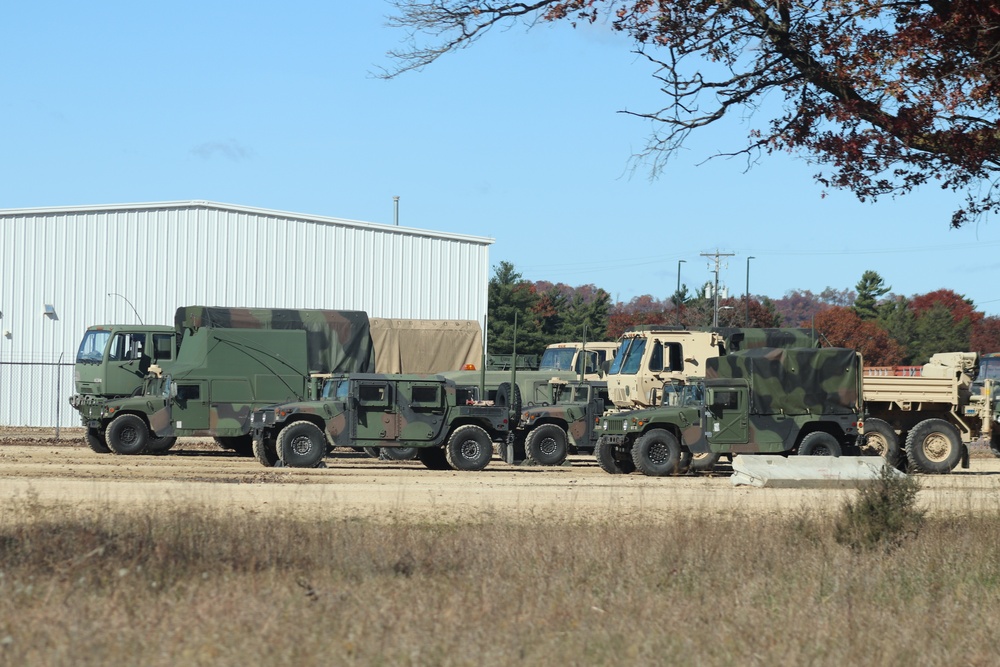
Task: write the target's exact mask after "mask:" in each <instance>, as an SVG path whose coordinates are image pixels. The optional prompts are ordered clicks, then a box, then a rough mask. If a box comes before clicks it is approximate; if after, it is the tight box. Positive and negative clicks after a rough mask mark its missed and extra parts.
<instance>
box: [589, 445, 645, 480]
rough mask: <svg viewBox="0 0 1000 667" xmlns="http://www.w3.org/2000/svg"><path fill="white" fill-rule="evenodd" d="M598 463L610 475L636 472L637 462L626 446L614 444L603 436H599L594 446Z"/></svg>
mask: <svg viewBox="0 0 1000 667" xmlns="http://www.w3.org/2000/svg"><path fill="white" fill-rule="evenodd" d="M594 456H595V457H596V458H597V465H599V466H601V470H603V471H604V472H606V473H608V474H609V475H628V474H630V473H632V472H635V464H634V463H632V457H631V456H629V455H628V452H627V451H626V450H625V447H624V446H621V445H612V444H610V443H609V442H608V441H607V440H605V439H604V438H603V437H601V438H598V440H597V446H596V447H595V448H594Z"/></svg>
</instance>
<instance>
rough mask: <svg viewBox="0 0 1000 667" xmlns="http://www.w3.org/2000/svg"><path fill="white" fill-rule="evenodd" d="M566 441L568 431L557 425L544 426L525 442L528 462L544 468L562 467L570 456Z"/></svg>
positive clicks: (530, 434)
mask: <svg viewBox="0 0 1000 667" xmlns="http://www.w3.org/2000/svg"><path fill="white" fill-rule="evenodd" d="M566 440H567V439H566V431H564V430H562V429H561V428H559V427H558V426H556V425H555V424H542V425H541V426H539V427H538V428H536V429H535V430H533V431H532V432H531V433H529V434H528V439H527V440H525V443H524V448H525V452H526V453H527V455H528V460H529V461H534V462H535V463H537V464H538V465H543V466H558V465H562V464H563V462H564V461H565V460H566V456H567V455H568V454H569V448H568V447H567V443H566Z"/></svg>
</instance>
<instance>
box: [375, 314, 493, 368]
mask: <svg viewBox="0 0 1000 667" xmlns="http://www.w3.org/2000/svg"><path fill="white" fill-rule="evenodd" d="M369 321H370V325H371V335H372V341H373V343H374V345H375V372H376V373H441V372H445V371H458V370H462V368H463V367H464V366H465V365H466V364H474V365H475V366H476V367H477V368H478V367H479V365H480V364H481V363H482V358H483V331H482V328H481V327H480V326H479V323H478V322H476V321H475V320H408V319H388V318H381V317H373V318H371V319H370V320H369Z"/></svg>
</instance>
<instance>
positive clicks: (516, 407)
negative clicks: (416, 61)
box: [494, 382, 521, 428]
mask: <svg viewBox="0 0 1000 667" xmlns="http://www.w3.org/2000/svg"><path fill="white" fill-rule="evenodd" d="M494 403H495V404H496V405H499V406H501V407H506V408H510V410H509V412H510V421H511V428H513V427H515V426H517V423H518V422H519V421H520V420H521V388H520V387H518V386H517V385H516V384H515V385H514V388H513V390H511V386H510V382H504V383H503V384H501V385H500V386H499V387H497V399H496V401H494Z"/></svg>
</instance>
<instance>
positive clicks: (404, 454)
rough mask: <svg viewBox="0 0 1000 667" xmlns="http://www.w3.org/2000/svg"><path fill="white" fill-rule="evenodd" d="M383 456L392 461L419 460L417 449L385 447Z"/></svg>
mask: <svg viewBox="0 0 1000 667" xmlns="http://www.w3.org/2000/svg"><path fill="white" fill-rule="evenodd" d="M382 454H383V455H384V456H385V458H387V459H389V460H390V461H412V460H413V459H415V458H417V448H416V447H383V448H382Z"/></svg>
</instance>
